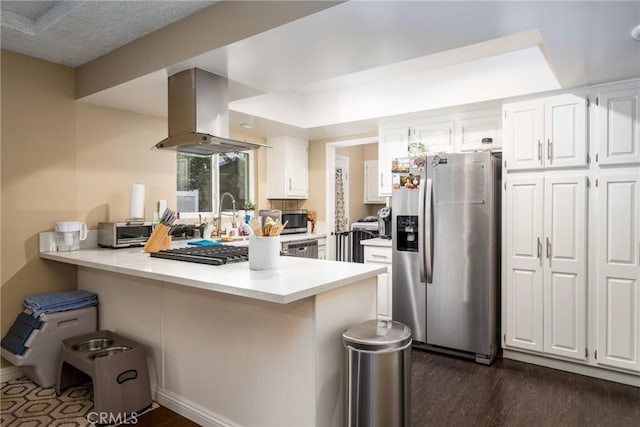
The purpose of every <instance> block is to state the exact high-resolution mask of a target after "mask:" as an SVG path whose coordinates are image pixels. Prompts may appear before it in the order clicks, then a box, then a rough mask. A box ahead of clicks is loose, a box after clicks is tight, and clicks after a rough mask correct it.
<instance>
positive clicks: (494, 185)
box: [392, 152, 501, 364]
mask: <svg viewBox="0 0 640 427" xmlns="http://www.w3.org/2000/svg"><path fill="white" fill-rule="evenodd" d="M499 165H500V160H499V159H498V158H496V157H495V155H494V154H492V153H490V152H477V153H455V154H441V155H434V156H427V157H413V158H406V159H396V160H395V161H394V163H393V193H392V207H393V209H392V213H393V216H392V221H393V223H392V224H393V227H392V228H393V281H392V283H393V311H392V315H393V319H394V320H397V321H399V322H402V323H404V324H405V325H407V326H408V327H409V328H411V330H412V334H413V340H414V345H415V346H417V347H424V348H428V349H433V350H440V351H444V352H448V353H455V354H459V355H463V356H468V357H472V358H474V359H475V360H476V361H477V362H479V363H485V364H490V363H491V361H492V360H493V358H494V357H495V354H496V352H497V350H498V348H499V345H498V332H497V327H498V311H499V308H498V307H499V305H498V289H499V286H498V285H499V277H500V273H499V259H500V257H499V244H500V236H499V229H500V182H501V176H500V167H499Z"/></svg>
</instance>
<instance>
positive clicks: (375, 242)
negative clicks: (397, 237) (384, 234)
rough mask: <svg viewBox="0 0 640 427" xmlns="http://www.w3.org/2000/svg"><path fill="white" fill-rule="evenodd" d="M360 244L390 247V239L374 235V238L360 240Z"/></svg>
mask: <svg viewBox="0 0 640 427" xmlns="http://www.w3.org/2000/svg"><path fill="white" fill-rule="evenodd" d="M360 244H361V245H362V246H380V247H383V248H390V247H392V243H391V239H381V238H380V237H376V238H374V239H366V240H360Z"/></svg>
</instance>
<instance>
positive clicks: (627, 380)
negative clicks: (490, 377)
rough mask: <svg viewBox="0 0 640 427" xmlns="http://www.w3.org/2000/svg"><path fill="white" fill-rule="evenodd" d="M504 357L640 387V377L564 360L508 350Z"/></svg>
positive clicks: (503, 351) (505, 351) (504, 352)
mask: <svg viewBox="0 0 640 427" xmlns="http://www.w3.org/2000/svg"><path fill="white" fill-rule="evenodd" d="M502 357H503V358H505V359H510V360H517V361H518V362H525V363H531V364H533V365H538V366H544V367H546V368H552V369H558V370H561V371H566V372H571V373H574V374H580V375H586V376H588V377H594V378H600V379H601V380H607V381H613V382H616V383H621V384H626V385H630V386H633V387H640V376H639V375H633V374H626V373H623V372H618V371H612V370H609V369H601V368H596V367H594V366H589V365H578V364H576V363H572V362H565V361H564V360H558V359H550V358H548V357H543V356H536V355H534V354H528V353H523V352H520V351H512V350H507V349H506V348H504V349H502Z"/></svg>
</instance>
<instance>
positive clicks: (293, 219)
mask: <svg viewBox="0 0 640 427" xmlns="http://www.w3.org/2000/svg"><path fill="white" fill-rule="evenodd" d="M307 214H308V212H307V210H306V209H295V210H285V211H282V223H283V224H286V225H285V226H284V230H282V234H298V233H307V232H308V231H309V229H308V227H307Z"/></svg>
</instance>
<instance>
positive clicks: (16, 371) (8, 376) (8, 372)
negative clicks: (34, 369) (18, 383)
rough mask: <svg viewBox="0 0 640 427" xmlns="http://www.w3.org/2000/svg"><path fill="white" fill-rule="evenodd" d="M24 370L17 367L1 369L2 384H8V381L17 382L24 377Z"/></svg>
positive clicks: (0, 379)
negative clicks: (16, 380)
mask: <svg viewBox="0 0 640 427" xmlns="http://www.w3.org/2000/svg"><path fill="white" fill-rule="evenodd" d="M23 376H24V374H23V373H22V369H20V368H19V367H17V366H7V367H6V368H2V369H0V383H6V382H7V381H11V380H15V379H17V378H20V377H23Z"/></svg>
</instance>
